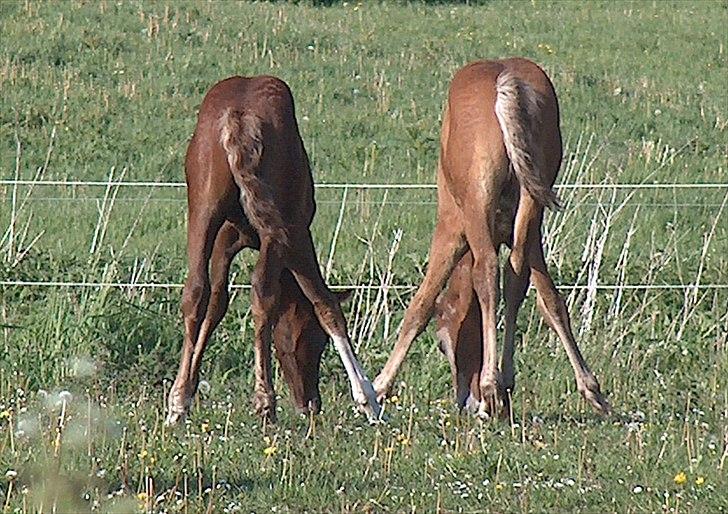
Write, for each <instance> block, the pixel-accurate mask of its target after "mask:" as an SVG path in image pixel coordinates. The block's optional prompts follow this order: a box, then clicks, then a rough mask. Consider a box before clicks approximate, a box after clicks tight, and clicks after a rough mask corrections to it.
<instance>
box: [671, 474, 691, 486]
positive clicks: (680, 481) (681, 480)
mask: <svg viewBox="0 0 728 514" xmlns="http://www.w3.org/2000/svg"><path fill="white" fill-rule="evenodd" d="M673 480H674V481H675V483H676V484H677V485H684V484H685V482H687V481H688V477H687V475H686V474H685V472H684V471H681V472H680V473H678V474H677V475H675V478H673Z"/></svg>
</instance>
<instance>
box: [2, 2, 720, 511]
mask: <svg viewBox="0 0 728 514" xmlns="http://www.w3.org/2000/svg"><path fill="white" fill-rule="evenodd" d="M321 3H323V4H329V3H331V4H332V5H324V6H316V5H311V4H310V3H308V4H307V3H302V4H301V5H292V4H287V3H262V4H237V3H228V2H225V3H182V2H176V3H162V2H154V3H151V2H149V3H147V2H112V1H105V0H101V1H99V2H78V1H69V2H64V3H43V2H32V1H29V0H27V1H24V2H16V3H13V2H0V34H1V36H0V91H2V94H1V95H0V178H1V179H4V180H12V179H21V180H60V181H70V180H75V181H101V182H110V184H109V185H107V186H104V185H102V186H89V185H74V186H70V185H61V186H47V185H46V186H38V185H36V186H34V187H31V186H28V185H21V186H13V185H10V184H5V185H2V184H0V237H1V239H0V261H1V263H0V282H1V283H2V285H0V505H2V508H4V511H6V512H23V513H24V512H85V511H99V512H139V511H146V512H187V513H193V512H266V511H268V510H271V509H275V511H277V512H300V511H313V512H316V511H341V512H360V511H365V512H385V511H394V512H405V511H407V512H434V511H441V512H570V511H576V512H600V513H601V512H619V513H622V512H674V513H682V512H694V513H696V514H697V513H707V512H728V479H727V478H726V477H727V476H728V349H727V348H726V346H727V336H726V334H727V333H728V313H727V309H726V305H728V289H726V288H725V287H724V288H711V287H705V286H706V285H707V286H710V285H721V284H722V285H724V286H725V284H728V221H727V220H728V212H726V210H727V209H726V208H725V207H726V198H727V196H726V194H727V193H728V189H727V188H725V187H723V188H720V187H712V188H700V189H695V188H680V187H668V188H660V189H657V188H642V189H636V188H617V187H609V185H611V184H625V183H627V184H634V183H647V184H652V183H662V184H674V183H678V184H695V183H704V184H710V183H722V184H726V183H728V171H727V169H728V144H727V143H726V141H727V136H728V131H727V130H726V128H727V127H728V95H727V93H726V83H728V69H727V67H726V51H727V49H726V47H728V33H726V29H725V27H726V26H727V25H728V4H726V2H709V1H694V2H671V3H668V2H649V3H647V2H644V3H642V2H600V3H588V2H554V3H552V2H542V1H539V0H534V1H532V2H510V3H506V2H495V1H494V2H484V3H483V4H482V5H473V6H467V5H461V4H458V3H446V2H442V3H441V2H437V3H435V4H433V5H428V4H426V3H414V4H411V5H410V4H404V3H382V4H379V3H375V2H363V3H356V2H321ZM510 55H521V56H526V57H529V58H531V59H534V60H535V61H537V62H539V63H541V64H542V65H543V66H544V68H545V69H546V70H547V71H548V73H549V74H550V76H551V77H552V79H553V81H554V83H555V86H556V90H557V92H558V94H559V98H560V101H561V109H562V132H563V134H564V137H565V142H566V149H565V159H564V165H563V167H562V170H561V175H560V178H559V183H561V184H587V185H588V184H600V185H601V186H602V187H600V188H595V187H589V186H586V187H575V188H564V189H561V190H560V195H561V197H562V200H563V204H564V209H563V210H561V211H559V212H557V213H551V214H549V216H548V218H547V229H546V232H547V237H546V239H547V246H548V257H549V262H550V265H551V267H552V272H553V275H554V278H555V279H556V281H557V283H558V284H560V285H562V286H563V287H564V289H563V291H564V294H565V295H566V296H568V303H569V305H570V307H571V312H572V318H573V322H574V326H575V330H576V332H577V333H578V339H579V342H580V345H581V348H582V351H583V353H584V354H585V356H586V358H587V360H588V361H589V363H590V364H591V367H592V369H594V370H595V372H596V373H597V375H598V376H599V378H600V381H601V383H602V389H603V390H604V391H605V392H606V393H607V394H608V396H609V398H610V400H611V402H612V404H613V406H614V409H615V414H614V415H613V416H612V417H609V418H600V417H598V416H596V415H595V414H593V413H592V412H591V411H590V409H589V408H588V406H587V405H586V404H585V403H584V402H583V401H582V400H581V399H580V398H579V395H578V393H577V392H576V387H575V383H574V379H573V376H572V372H571V368H570V367H569V365H568V361H567V359H566V356H565V355H564V352H563V350H562V349H561V347H560V345H559V343H558V340H557V339H556V338H555V336H554V335H553V334H551V333H550V332H549V331H548V330H547V328H546V327H545V326H544V325H543V323H542V321H541V319H540V316H539V314H538V312H537V310H536V309H535V302H534V298H533V294H530V295H529V297H528V298H527V300H526V303H525V304H524V307H523V309H522V311H521V315H520V317H519V327H520V328H521V331H522V336H519V348H518V353H517V364H516V366H517V373H518V376H517V380H518V384H517V391H516V396H515V399H514V412H515V418H516V423H515V424H514V425H508V424H503V423H500V422H490V423H488V422H485V423H484V422H481V421H478V420H475V419H472V418H470V417H467V416H460V415H459V414H458V413H457V412H456V409H455V408H454V406H453V402H452V393H451V390H450V385H449V369H448V366H447V363H446V361H445V360H444V359H443V358H442V357H441V356H440V354H439V352H438V351H437V350H436V348H435V344H434V334H433V332H432V330H429V331H428V332H427V333H426V334H425V335H423V336H422V337H421V338H420V340H418V342H417V343H416V344H415V346H414V348H413V351H412V352H411V357H410V359H409V360H408V361H407V362H406V364H405V366H404V369H403V371H402V374H401V375H400V379H401V380H400V381H399V382H398V383H397V386H396V388H395V391H394V393H395V395H396V396H394V397H393V398H391V399H390V401H389V402H388V404H387V412H388V414H389V422H388V423H387V424H382V425H377V426H369V425H368V424H367V423H366V420H365V419H364V418H363V417H362V415H360V414H358V413H357V412H355V410H354V409H353V406H352V402H351V400H350V398H349V394H348V387H347V380H346V377H345V375H344V372H343V369H342V366H341V364H340V362H339V360H338V358H337V356H336V355H335V352H333V351H331V350H329V351H328V352H327V353H326V355H325V359H324V363H323V369H322V394H323V401H324V412H323V413H322V414H321V415H319V416H317V417H315V418H311V419H309V418H300V417H297V416H296V415H295V414H294V413H293V410H292V408H291V406H290V403H289V402H288V391H287V389H286V387H285V385H284V384H283V382H282V380H281V379H280V378H277V379H276V384H277V391H278V392H279V394H280V395H281V397H282V399H281V401H280V402H279V410H280V412H279V422H278V424H277V425H275V426H270V425H269V426H263V425H262V424H261V422H260V421H259V420H257V419H256V418H255V417H254V416H253V415H252V414H251V412H250V402H249V395H250V393H251V391H252V374H251V364H252V348H251V344H250V338H251V335H252V331H251V328H252V327H251V322H250V319H249V315H248V314H249V311H248V306H249V303H248V298H247V296H248V295H247V293H246V291H245V290H243V289H236V293H235V297H234V299H233V303H232V305H231V309H230V312H229V313H228V316H227V317H226V319H225V320H224V321H223V323H222V325H221V326H220V328H219V329H218V331H217V333H216V336H215V338H214V340H213V342H212V344H211V347H210V348H209V350H208V352H207V355H206V361H205V364H204V366H203V374H204V378H205V379H206V380H207V381H208V382H209V384H210V387H209V390H208V391H205V392H204V394H201V395H200V397H199V400H198V402H197V404H196V405H195V408H194V409H193V412H192V415H191V417H190V419H189V420H188V422H187V425H186V426H185V427H184V428H183V429H182V430H180V431H178V432H170V431H168V430H166V429H165V428H164V427H163V426H162V421H163V419H164V404H165V396H166V394H165V393H166V391H167V389H168V388H169V385H170V383H169V380H170V379H171V378H173V376H174V373H175V371H176V364H177V359H178V352H179V347H180V344H181V334H182V324H181V316H180V314H179V303H180V295H181V291H180V290H179V289H178V288H175V287H165V288H149V287H142V286H138V285H137V286H129V287H123V288H120V287H113V286H104V287H99V288H95V287H56V286H39V285H34V286H18V285H11V284H10V283H11V282H17V281H27V282H80V283H84V282H90V283H107V284H108V283H131V284H145V283H163V284H179V283H181V282H182V281H183V280H184V277H185V273H186V264H185V259H184V243H185V227H186V219H185V215H186V214H185V209H186V207H185V194H184V189H183V188H180V187H129V186H118V185H115V184H113V182H118V181H155V182H159V181H164V182H179V181H181V180H182V179H183V170H182V160H183V154H184V150H185V145H186V143H187V140H188V138H189V136H190V134H191V131H192V130H193V127H194V123H195V115H196V108H197V107H198V105H199V103H200V102H201V99H202V96H203V94H204V93H205V91H206V90H207V89H208V88H209V87H210V86H211V85H212V84H213V83H215V82H216V81H217V80H219V79H221V78H224V77H227V76H230V75H234V74H244V75H253V74H260V73H269V74H274V75H277V76H279V77H281V78H283V79H284V80H286V81H287V82H288V83H289V84H290V86H291V88H292V90H293V92H294V96H295V98H296V102H297V115H298V118H299V120H300V124H301V131H302V134H303V138H304V140H305V143H306V145H307V148H308V150H309V153H310V155H311V157H312V161H313V165H314V168H315V169H314V173H315V179H316V181H317V182H319V183H329V184H331V183H354V184H356V183H410V184H412V183H418V184H431V183H433V182H434V167H435V163H436V159H437V152H438V137H439V136H438V134H439V122H440V112H441V108H442V102H443V100H444V98H445V94H446V89H447V84H448V82H449V80H450V77H451V76H452V74H453V72H454V71H455V70H456V69H457V68H458V67H460V66H461V65H463V64H465V63H466V62H468V61H470V60H474V59H478V58H487V57H500V56H510ZM317 201H318V205H319V208H318V213H317V217H316V220H315V222H314V237H315V239H316V244H317V250H318V252H319V256H320V261H321V264H322V266H323V267H325V268H329V269H330V274H329V276H328V279H329V282H330V283H331V284H333V285H350V284H357V285H363V286H372V288H370V289H361V290H360V291H358V292H357V294H356V295H355V297H354V299H353V300H352V301H351V302H350V303H349V305H348V306H347V314H348V319H349V326H350V328H351V331H352V334H353V336H354V338H355V343H356V346H357V349H358V351H359V352H360V355H361V359H362V361H363V363H364V365H365V367H366V369H367V370H369V373H370V375H375V374H376V372H377V371H378V370H379V369H380V368H381V366H382V365H383V363H384V361H385V359H386V356H387V355H388V353H389V351H390V350H391V348H392V345H393V341H394V337H395V335H396V332H397V327H398V324H399V322H400V321H401V317H402V313H403V311H404V308H405V306H406V305H407V302H408V300H409V297H410V295H411V291H412V289H411V288H410V287H408V286H411V285H416V284H417V283H418V282H419V281H420V280H421V278H422V276H423V271H424V268H425V265H426V257H427V248H428V244H429V238H430V234H431V231H432V227H433V225H434V216H435V204H434V202H435V194H434V191H433V190H432V189H418V190H404V191H403V190H396V189H392V190H362V189H357V188H355V187H350V188H348V189H345V188H341V187H338V188H336V187H334V188H322V189H318V191H317ZM339 219H340V220H341V228H340V230H339V231H338V232H336V231H335V230H334V227H335V226H336V224H337V221H338V220H339ZM332 248H334V251H332ZM254 257H255V255H244V256H243V257H242V258H240V259H239V261H238V263H236V265H235V268H234V273H235V283H236V284H237V285H242V284H246V283H248V280H249V275H250V265H251V263H252V262H254V261H253V259H254ZM696 283H697V284H700V285H701V287H700V288H688V287H677V288H665V287H664V286H666V285H667V286H670V285H678V286H679V285H685V286H689V285H692V284H696ZM575 284H576V285H578V286H584V285H587V284H591V285H592V286H595V285H600V286H611V285H615V286H617V287H616V288H606V289H601V288H596V287H591V288H586V289H585V288H583V287H577V288H574V289H570V288H569V286H571V285H575ZM628 285H640V286H644V285H647V286H648V287H647V288H644V287H637V288H629V287H624V286H628ZM390 286H400V287H396V288H395V287H390Z"/></svg>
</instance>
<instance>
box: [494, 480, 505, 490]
mask: <svg viewBox="0 0 728 514" xmlns="http://www.w3.org/2000/svg"><path fill="white" fill-rule="evenodd" d="M503 487H504V486H503V483H502V482H498V483H497V484H495V490H496V491H502V490H503Z"/></svg>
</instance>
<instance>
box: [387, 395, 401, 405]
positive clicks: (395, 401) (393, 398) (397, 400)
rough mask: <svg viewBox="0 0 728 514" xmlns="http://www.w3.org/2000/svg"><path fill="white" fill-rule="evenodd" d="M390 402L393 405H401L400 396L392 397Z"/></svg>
mask: <svg viewBox="0 0 728 514" xmlns="http://www.w3.org/2000/svg"><path fill="white" fill-rule="evenodd" d="M389 401H390V402H391V403H393V404H395V405H397V404H398V403H399V396H397V395H396V394H395V395H394V396H390V397H389Z"/></svg>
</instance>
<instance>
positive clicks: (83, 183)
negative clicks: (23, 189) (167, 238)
mask: <svg viewBox="0 0 728 514" xmlns="http://www.w3.org/2000/svg"><path fill="white" fill-rule="evenodd" d="M0 185H2V186H41V187H43V186H65V187H109V186H111V187H160V188H164V187H170V188H184V187H187V184H186V183H184V182H144V181H138V182H137V181H114V180H21V179H17V180H16V179H2V180H0ZM314 187H315V188H316V189H437V184H368V183H355V182H332V183H317V184H314ZM554 189H557V190H558V189H627V190H634V189H728V182H706V183H694V182H693V183H684V182H675V183H652V184H645V183H641V182H634V183H617V182H615V183H611V184H610V183H594V184H556V185H554Z"/></svg>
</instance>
